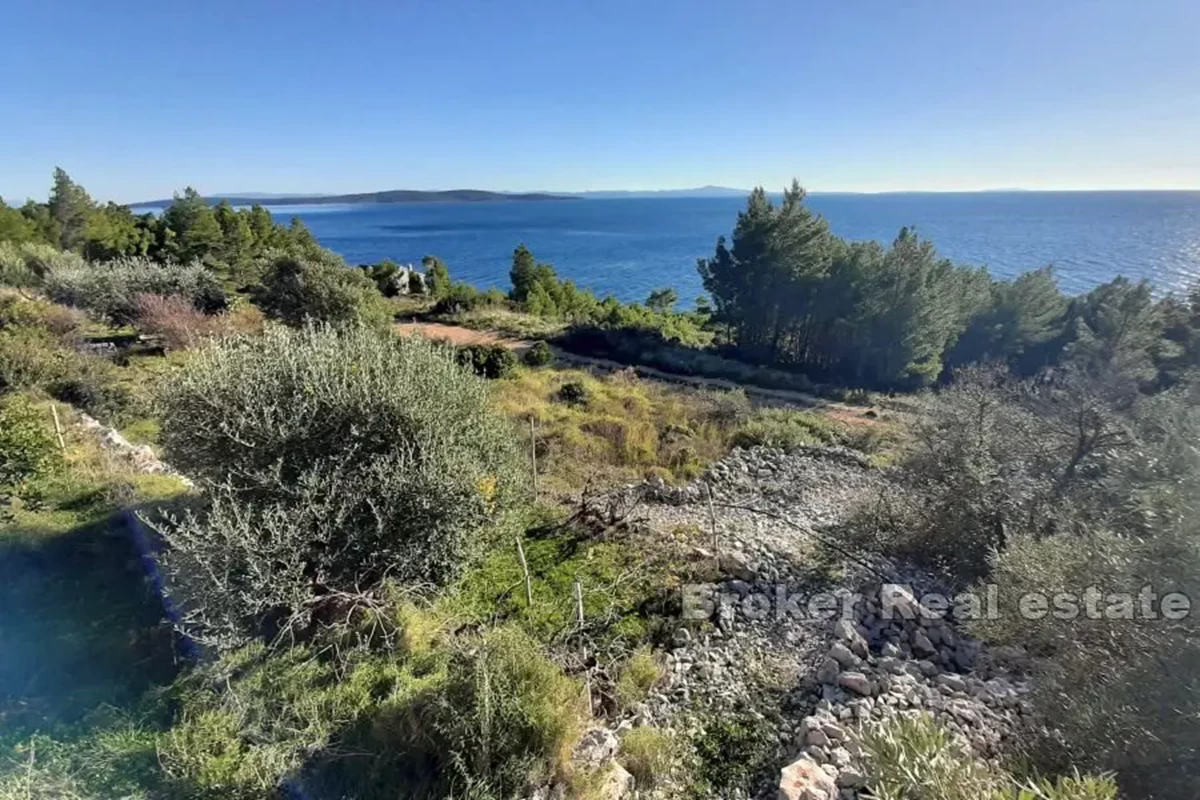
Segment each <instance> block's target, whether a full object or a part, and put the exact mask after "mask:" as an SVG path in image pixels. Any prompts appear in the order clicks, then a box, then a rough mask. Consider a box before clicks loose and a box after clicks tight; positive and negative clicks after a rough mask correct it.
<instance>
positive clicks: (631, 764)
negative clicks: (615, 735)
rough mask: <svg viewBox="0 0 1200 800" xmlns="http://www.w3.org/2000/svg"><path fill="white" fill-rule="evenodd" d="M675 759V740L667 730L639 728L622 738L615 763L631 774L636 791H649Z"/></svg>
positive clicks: (663, 776)
mask: <svg viewBox="0 0 1200 800" xmlns="http://www.w3.org/2000/svg"><path fill="white" fill-rule="evenodd" d="M677 759H678V751H677V748H676V744H675V738H674V737H673V736H672V735H671V734H669V733H667V732H666V731H661V730H659V729H658V728H651V727H649V726H647V725H642V726H639V727H637V728H634V729H632V730H630V731H627V732H626V733H625V735H624V736H622V737H621V752H620V755H619V756H618V757H617V761H618V762H619V763H620V764H621V766H623V767H625V769H627V770H629V773H630V774H631V775H633V777H634V779H635V780H636V781H637V787H638V789H643V790H644V789H652V788H654V787H655V786H657V785H658V784H659V783H661V782H662V781H663V779H665V778H666V777H668V776H669V775H670V774H671V771H672V770H673V769H674V768H675V764H676V761H677Z"/></svg>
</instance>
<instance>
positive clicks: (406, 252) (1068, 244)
mask: <svg viewBox="0 0 1200 800" xmlns="http://www.w3.org/2000/svg"><path fill="white" fill-rule="evenodd" d="M808 204H809V206H810V207H811V208H812V209H813V210H814V211H816V212H817V213H819V214H821V215H822V216H823V217H824V218H825V219H826V220H828V222H829V225H830V227H831V228H832V230H833V231H834V232H835V233H836V234H838V235H839V236H842V237H845V238H847V239H852V240H869V239H874V240H877V241H880V242H883V243H887V242H890V241H891V240H893V239H894V238H895V237H896V234H897V233H898V232H899V230H900V228H901V227H903V226H908V227H909V228H915V229H916V231H917V232H918V234H920V235H921V236H922V237H925V238H928V239H930V240H931V241H932V242H933V243H934V245H935V246H936V247H937V249H938V252H939V253H940V254H941V255H943V256H945V257H946V258H949V259H951V260H952V261H955V262H957V263H961V264H966V265H971V266H984V267H987V269H988V270H989V271H990V272H991V273H992V275H994V276H996V277H999V278H1011V277H1013V276H1015V275H1017V274H1019V273H1021V272H1023V271H1026V270H1031V269H1036V268H1038V267H1043V266H1046V265H1048V264H1049V265H1053V266H1054V268H1055V271H1056V273H1057V275H1058V280H1059V284H1060V286H1061V287H1062V288H1063V290H1064V291H1066V292H1068V293H1070V294H1078V293H1083V292H1086V291H1087V290H1089V289H1090V288H1092V287H1094V286H1096V285H1097V284H1100V283H1104V282H1105V281H1108V280H1111V279H1112V278H1114V277H1116V276H1117V275H1124V276H1126V277H1129V278H1133V279H1141V278H1148V279H1150V280H1151V281H1152V282H1153V283H1154V285H1155V287H1156V289H1157V290H1158V291H1159V292H1164V293H1165V292H1168V291H1175V292H1179V291H1186V290H1188V289H1189V288H1190V287H1191V285H1192V284H1193V283H1194V282H1196V281H1197V280H1198V279H1200V192H978V193H961V194H959V193H913V194H812V195H810V196H809V199H808ZM743 206H744V200H742V199H740V198H736V197H722V198H717V197H712V198H695V197H686V198H678V197H673V198H637V197H635V198H622V199H604V200H601V199H581V200H549V201H528V202H480V203H428V204H424V203H422V204H407V203H404V204H373V205H311V206H275V207H271V206H268V208H270V210H271V212H272V213H273V214H275V215H276V216H277V217H278V218H279V219H280V220H284V221H286V220H287V219H290V218H291V217H292V216H298V217H300V219H302V220H303V221H304V222H305V224H306V225H308V227H309V228H310V229H311V230H312V232H313V234H314V235H315V236H316V237H317V238H318V240H320V242H321V243H322V244H323V245H324V246H326V247H329V248H331V249H332V250H334V251H336V252H338V253H340V254H341V255H342V256H343V257H344V258H345V259H346V260H347V261H348V262H350V263H351V264H366V263H373V262H376V261H379V260H381V259H385V258H390V259H392V260H393V261H396V262H399V263H402V264H404V263H412V264H419V263H420V260H421V257H422V256H425V255H436V256H438V257H440V258H441V259H442V260H443V261H445V262H446V264H447V265H448V266H449V268H450V274H451V276H452V277H453V278H455V279H456V280H465V281H468V282H470V283H472V284H475V285H476V286H480V287H490V286H496V287H500V288H502V289H507V287H508V271H509V266H510V264H511V259H512V251H513V248H515V247H516V246H517V245H518V244H521V243H524V244H525V245H526V246H527V247H529V248H530V249H531V250H532V251H533V253H534V255H535V256H536V257H537V258H538V260H539V261H544V262H547V263H550V264H552V265H553V266H554V268H555V269H556V270H557V272H558V274H559V276H560V277H563V278H570V279H571V280H573V281H575V282H576V283H577V284H579V285H580V286H584V287H587V288H588V289H591V290H593V291H595V292H596V293H598V294H600V295H606V294H612V295H615V296H616V297H618V298H620V299H621V300H626V301H631V300H643V299H645V297H646V296H647V295H648V294H649V293H650V291H651V290H653V289H656V288H660V287H664V286H670V287H673V288H675V290H676V291H677V292H678V294H679V296H680V298H681V301H682V303H683V304H684V305H691V304H692V301H693V300H694V298H695V297H696V296H698V295H700V294H701V293H702V292H703V286H702V285H701V282H700V278H699V276H698V274H697V272H696V260H697V259H699V258H703V257H706V256H711V255H712V253H713V250H714V248H715V245H716V240H717V237H718V236H721V235H725V236H728V235H729V234H730V232H731V231H732V229H733V226H734V223H735V222H736V220H737V213H738V211H739V210H740V209H741V208H742V207H743Z"/></svg>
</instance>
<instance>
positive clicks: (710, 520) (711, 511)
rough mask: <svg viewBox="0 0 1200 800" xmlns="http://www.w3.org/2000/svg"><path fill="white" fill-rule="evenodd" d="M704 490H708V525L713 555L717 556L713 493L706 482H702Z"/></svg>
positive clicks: (710, 485) (710, 486) (715, 513)
mask: <svg viewBox="0 0 1200 800" xmlns="http://www.w3.org/2000/svg"><path fill="white" fill-rule="evenodd" d="M704 488H705V489H707V490H708V525H709V528H710V529H711V533H712V548H713V555H716V554H717V512H716V510H715V509H714V508H713V493H712V484H711V483H709V482H708V481H705V482H704Z"/></svg>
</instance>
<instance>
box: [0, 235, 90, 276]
mask: <svg viewBox="0 0 1200 800" xmlns="http://www.w3.org/2000/svg"><path fill="white" fill-rule="evenodd" d="M85 266H87V262H85V261H84V260H83V258H82V257H80V256H79V255H78V254H76V253H71V252H63V251H60V250H58V249H57V248H55V247H52V246H51V245H48V244H37V243H35V242H24V243H22V244H17V243H16V242H7V241H6V242H0V285H4V286H18V287H24V286H37V285H38V284H40V283H41V282H42V280H43V279H44V278H45V276H46V274H47V273H48V272H50V271H51V270H54V269H69V268H73V267H85Z"/></svg>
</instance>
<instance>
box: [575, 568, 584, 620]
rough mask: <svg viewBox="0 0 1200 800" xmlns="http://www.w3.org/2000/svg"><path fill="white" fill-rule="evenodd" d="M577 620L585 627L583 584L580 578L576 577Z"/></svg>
mask: <svg viewBox="0 0 1200 800" xmlns="http://www.w3.org/2000/svg"><path fill="white" fill-rule="evenodd" d="M575 621H576V622H578V623H579V627H580V628H582V627H583V584H582V583H580V582H579V579H578V578H576V579H575Z"/></svg>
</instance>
